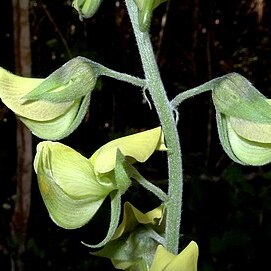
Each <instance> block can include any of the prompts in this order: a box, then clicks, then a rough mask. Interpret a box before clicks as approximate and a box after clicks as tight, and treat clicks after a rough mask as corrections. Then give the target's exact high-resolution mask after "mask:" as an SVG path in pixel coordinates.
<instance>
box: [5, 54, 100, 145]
mask: <svg viewBox="0 0 271 271" xmlns="http://www.w3.org/2000/svg"><path fill="white" fill-rule="evenodd" d="M98 75H99V73H98V71H97V68H96V67H94V65H92V66H91V64H89V63H87V62H86V61H85V60H84V58H81V57H76V58H73V59H71V60H70V61H68V62H67V63H66V64H64V65H63V66H62V67H60V68H59V69H57V70H56V71H55V72H53V73H52V74H51V75H49V76H48V77H47V78H45V79H37V78H26V77H21V76H17V75H14V74H12V73H10V72H8V71H6V70H5V69H3V68H1V67H0V98H1V100H2V102H3V103H4V104H5V105H6V106H7V107H9V108H10V109H11V110H12V111H13V112H14V113H15V114H16V115H17V116H18V117H19V118H20V119H21V120H22V121H23V122H24V123H25V125H26V126H27V127H28V128H29V129H30V130H31V131H32V133H33V134H35V135H36V136H38V137H40V138H43V139H49V140H58V139H61V138H64V137H66V136H68V135H69V134H70V133H72V132H73V131H74V130H75V129H76V128H77V127H78V125H79V124H80V123H81V121H82V119H83V118H84V116H85V114H86V112H87V110H88V106H89V101H90V95H91V92H92V91H93V89H94V87H95V84H96V80H97V77H98Z"/></svg>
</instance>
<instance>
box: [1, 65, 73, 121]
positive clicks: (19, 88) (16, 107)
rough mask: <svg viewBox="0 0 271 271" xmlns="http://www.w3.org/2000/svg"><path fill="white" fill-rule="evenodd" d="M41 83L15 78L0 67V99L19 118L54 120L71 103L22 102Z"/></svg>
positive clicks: (29, 79) (34, 80) (24, 78)
mask: <svg viewBox="0 0 271 271" xmlns="http://www.w3.org/2000/svg"><path fill="white" fill-rule="evenodd" d="M43 81H44V79H37V78H26V77H21V76H17V75H14V74H12V73H10V72H8V71H6V70H5V69H3V68H1V67H0V98H1V100H2V101H3V103H4V104H5V105H6V106H7V107H8V108H10V109H11V110H12V111H13V112H14V113H15V114H17V115H19V116H22V117H25V118H28V119H32V120H36V121H47V120H51V119H54V118H56V117H58V116H60V115H62V114H64V113H65V112H66V111H67V110H68V109H69V108H70V106H71V105H72V104H73V102H65V103H61V104H59V103H58V104H57V103H51V102H46V101H31V102H24V101H23V100H22V97H23V96H25V95H26V94H27V93H28V92H30V91H31V90H33V89H34V88H36V87H37V86H38V85H39V84H41V83H42V82H43ZM23 102H24V103H23Z"/></svg>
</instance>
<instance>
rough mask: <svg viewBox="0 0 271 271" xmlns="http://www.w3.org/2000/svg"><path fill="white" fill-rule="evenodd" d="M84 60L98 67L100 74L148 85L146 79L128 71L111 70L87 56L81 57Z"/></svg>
mask: <svg viewBox="0 0 271 271" xmlns="http://www.w3.org/2000/svg"><path fill="white" fill-rule="evenodd" d="M80 58H81V59H82V60H83V61H85V62H88V63H90V64H91V65H92V66H93V67H96V69H97V72H98V74H99V75H105V76H108V77H111V78H114V79H117V80H119V81H124V82H126V83H130V84H132V85H134V86H137V87H142V88H144V87H146V80H145V79H141V78H138V77H135V76H132V75H129V74H126V73H121V72H117V71H114V70H111V69H109V68H107V67H105V66H103V65H101V64H99V63H97V62H95V61H92V60H90V59H88V58H86V57H80Z"/></svg>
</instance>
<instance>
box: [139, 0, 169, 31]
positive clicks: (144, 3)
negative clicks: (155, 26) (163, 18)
mask: <svg viewBox="0 0 271 271" xmlns="http://www.w3.org/2000/svg"><path fill="white" fill-rule="evenodd" d="M134 1H135V3H136V5H137V7H138V25H139V29H140V31H142V32H146V31H148V30H149V28H150V24H151V19H152V13H153V11H154V9H155V8H157V7H158V6H159V5H160V4H162V3H163V2H166V1H167V0H134Z"/></svg>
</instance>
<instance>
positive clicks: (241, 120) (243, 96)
mask: <svg viewBox="0 0 271 271" xmlns="http://www.w3.org/2000/svg"><path fill="white" fill-rule="evenodd" d="M212 96H213V102H214V105H215V108H216V119H217V127H218V133H219V137H220V141H221V144H222V146H223V148H224V150H225V152H226V153H227V154H228V155H229V157H230V158H231V159H233V160H234V161H235V162H237V163H240V164H244V165H264V164H266V163H269V162H271V102H270V100H268V99H267V98H266V97H265V96H264V95H262V94H261V93H260V92H259V91H258V90H257V89H256V88H255V87H253V86H252V85H251V83H250V82H249V81H248V80H247V79H246V78H244V77H243V76H241V75H239V74H237V73H231V74H229V75H226V76H224V77H222V78H221V80H220V81H219V83H218V84H217V85H216V86H215V88H214V90H213V94H212Z"/></svg>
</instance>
